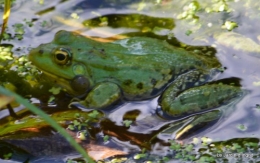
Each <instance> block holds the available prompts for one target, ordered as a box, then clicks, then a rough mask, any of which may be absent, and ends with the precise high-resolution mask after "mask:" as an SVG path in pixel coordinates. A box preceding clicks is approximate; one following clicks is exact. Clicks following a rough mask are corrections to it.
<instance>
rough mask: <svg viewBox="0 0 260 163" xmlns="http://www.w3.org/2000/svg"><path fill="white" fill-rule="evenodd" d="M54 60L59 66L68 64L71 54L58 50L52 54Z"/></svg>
mask: <svg viewBox="0 0 260 163" xmlns="http://www.w3.org/2000/svg"><path fill="white" fill-rule="evenodd" d="M54 60H55V62H56V63H58V64H60V65H65V64H68V63H69V61H70V60H71V53H70V51H69V50H67V49H64V48H60V49H58V50H56V51H55V52H54Z"/></svg>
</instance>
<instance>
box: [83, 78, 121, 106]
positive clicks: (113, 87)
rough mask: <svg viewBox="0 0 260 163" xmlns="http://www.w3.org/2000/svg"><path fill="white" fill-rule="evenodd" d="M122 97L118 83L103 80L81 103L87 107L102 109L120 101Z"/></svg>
mask: <svg viewBox="0 0 260 163" xmlns="http://www.w3.org/2000/svg"><path fill="white" fill-rule="evenodd" d="M120 98H121V90H120V88H119V86H118V85H117V84H115V83H111V82H103V83H99V84H97V85H96V86H95V87H94V88H93V89H92V90H91V91H90V92H89V93H88V95H87V97H86V98H85V100H84V101H81V102H80V103H81V104H82V105H84V106H85V107H87V108H95V109H100V108H105V107H108V106H110V105H112V104H114V103H116V102H118V101H119V100H120Z"/></svg>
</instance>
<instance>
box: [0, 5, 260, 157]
mask: <svg viewBox="0 0 260 163" xmlns="http://www.w3.org/2000/svg"><path fill="white" fill-rule="evenodd" d="M194 2H196V3H194ZM259 9H260V3H259V2H258V1H253V0H251V1H246V2H245V1H239V0H235V1H228V2H223V3H222V1H212V2H209V1H206V0H205V1H188V0H185V1H181V2H180V1H177V0H161V1H158V0H153V1H145V0H142V1H138V0H136V1H127V0H126V1H119V0H118V1H117V0H95V1H90V0H77V1H73V0H63V1H60V0H45V1H43V0H38V1H37V0H30V1H26V0H24V1H23V0H19V1H18V0H17V2H15V4H14V5H13V7H12V11H11V16H10V18H9V25H8V26H9V30H10V32H13V33H14V32H15V31H14V30H13V29H12V27H11V26H12V25H14V24H15V23H24V21H23V20H24V19H26V20H32V21H33V26H32V27H28V26H25V35H24V36H23V39H22V40H20V41H19V40H13V41H12V42H11V43H12V44H13V45H14V46H15V48H21V49H22V50H20V51H15V52H14V55H22V54H28V52H29V50H30V49H31V48H33V47H37V46H39V45H40V44H42V43H48V42H51V41H52V40H53V38H54V35H55V33H56V32H58V31H60V30H67V31H77V32H80V33H81V34H82V35H86V36H92V37H100V38H109V39H115V38H120V37H119V35H124V36H128V37H129V36H130V37H131V36H148V37H156V38H159V39H162V40H167V41H168V42H169V43H170V44H172V45H174V46H179V47H183V48H187V49H188V48H189V47H196V46H197V47H198V46H200V47H202V48H203V47H209V46H210V47H212V48H213V49H215V51H216V54H215V55H216V57H217V58H218V60H219V61H220V63H221V64H222V65H223V67H225V70H224V72H223V73H221V74H219V75H218V76H217V77H216V79H215V80H219V79H225V78H231V77H236V78H239V79H240V84H241V87H242V89H244V90H246V92H247V93H246V94H245V95H244V96H243V97H242V98H241V99H240V100H239V101H237V102H236V103H234V104H232V105H229V106H228V108H224V110H225V111H224V113H225V114H224V115H223V116H222V118H221V120H220V121H218V122H217V123H216V124H214V125H213V126H211V127H210V128H208V129H206V130H203V131H201V132H199V133H197V134H196V135H195V136H196V137H202V136H206V137H210V138H211V139H212V140H214V141H224V140H229V139H232V138H245V137H259V131H260V123H259V118H260V109H259V107H258V104H260V102H259V98H260V71H259V70H260V67H259V63H260V45H259V42H260V28H258V26H259V22H260V20H259V19H260V10H259ZM0 12H3V11H2V9H1V10H0ZM232 23H233V25H234V28H231V29H229V28H230V24H231V25H232ZM4 43H10V42H8V41H4ZM157 99H158V98H155V99H151V100H147V101H140V102H132V103H131V102H129V103H126V104H124V105H122V106H119V107H117V108H115V109H113V110H111V111H110V112H108V113H107V114H108V115H107V117H108V118H109V119H110V120H111V121H112V122H114V124H115V125H118V126H122V121H123V120H124V115H126V114H127V113H128V112H131V111H133V112H134V111H136V110H138V111H139V112H138V114H137V115H138V116H137V117H136V120H137V121H140V126H141V125H142V120H143V119H145V118H147V119H148V120H149V118H150V117H153V116H156V113H155V112H156V108H157ZM1 114H6V113H4V112H1ZM152 121H153V122H151V123H149V125H147V122H146V123H145V125H146V126H141V127H140V126H138V125H137V126H132V127H130V128H129V130H128V132H132V133H144V134H149V133H151V132H152V131H154V130H158V129H159V128H160V127H158V126H163V125H165V124H167V123H168V121H167V120H160V119H159V118H154V119H152ZM239 126H240V127H239ZM241 126H242V127H243V129H241ZM104 128H105V129H106V126H104ZM118 132H119V134H120V131H118ZM158 137H159V138H160V139H162V140H165V141H167V140H168V139H172V138H173V134H169V133H166V132H165V133H160V134H159V135H158ZM193 138H194V136H193V137H189V138H187V139H185V140H184V142H191V141H192V139H193ZM109 146H114V147H115V148H118V149H120V150H123V151H125V152H129V153H131V152H132V153H134V152H138V151H140V150H141V148H140V147H139V146H138V145H137V144H131V142H129V141H127V140H119V139H118V138H116V137H115V138H113V137H112V138H111V142H110V144H109ZM158 146H159V147H158ZM162 149H164V147H163V146H162V145H161V144H160V143H159V145H158V144H154V145H153V146H152V149H151V151H152V153H155V154H158V155H163V153H167V150H165V151H163V150H162ZM41 160H42V159H41ZM46 161H47V160H46V159H45V160H44V159H43V160H42V162H46ZM52 161H54V160H52ZM35 162H41V161H35ZM47 162H50V161H47Z"/></svg>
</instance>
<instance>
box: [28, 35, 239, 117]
mask: <svg viewBox="0 0 260 163" xmlns="http://www.w3.org/2000/svg"><path fill="white" fill-rule="evenodd" d="M29 60H30V61H31V62H32V63H33V64H34V65H35V66H37V67H38V68H39V69H40V70H41V71H42V72H43V73H45V74H46V75H47V76H49V77H50V78H52V79H53V80H54V81H55V82H56V83H57V84H59V85H61V86H62V87H63V88H65V89H66V90H67V92H68V93H69V94H70V95H72V96H75V97H83V96H85V99H84V100H83V101H81V104H83V105H84V106H86V107H87V108H94V109H95V108H96V109H102V108H108V107H109V106H111V105H113V104H115V103H117V102H118V101H120V100H122V99H123V100H125V101H135V100H146V99H151V98H154V97H157V96H160V98H159V105H160V106H161V108H162V111H163V112H165V113H166V114H168V115H170V116H172V117H179V116H184V115H189V114H196V113H198V112H201V111H204V110H209V109H212V108H215V107H218V106H220V105H221V104H224V103H229V102H230V101H232V100H233V99H234V98H235V97H237V96H240V95H241V93H242V90H241V89H240V87H237V86H233V85H226V84H216V83H215V84H214V83H213V84H207V83H208V81H210V80H212V78H213V77H214V76H215V75H216V72H217V69H218V68H220V67H221V64H220V63H219V62H218V60H217V58H216V57H214V56H213V57H212V56H211V57H208V56H206V55H200V54H195V53H192V52H190V51H187V50H184V49H181V48H178V47H174V46H172V45H170V44H169V43H167V42H166V41H164V40H158V39H154V38H148V37H131V38H126V39H122V40H117V41H114V42H100V41H96V40H93V39H90V38H87V37H85V36H82V35H80V34H77V33H74V32H69V31H64V30H62V31H59V32H57V33H56V35H55V38H54V40H53V41H52V42H50V43H47V44H42V45H40V46H39V47H37V48H34V49H32V50H31V52H30V54H29Z"/></svg>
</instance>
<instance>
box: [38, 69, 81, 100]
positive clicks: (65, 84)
mask: <svg viewBox="0 0 260 163" xmlns="http://www.w3.org/2000/svg"><path fill="white" fill-rule="evenodd" d="M41 71H42V73H43V74H44V75H46V76H47V77H48V79H50V80H51V81H52V82H54V83H55V84H57V85H59V86H61V87H62V88H64V89H65V91H66V92H68V93H69V94H72V95H77V92H75V91H74V90H73V89H72V87H71V83H70V81H71V79H66V78H62V77H60V76H57V75H53V74H51V73H49V72H47V71H44V70H41Z"/></svg>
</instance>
